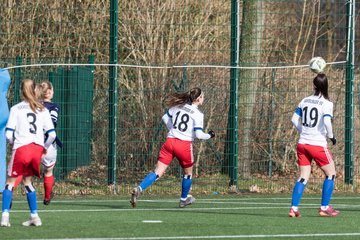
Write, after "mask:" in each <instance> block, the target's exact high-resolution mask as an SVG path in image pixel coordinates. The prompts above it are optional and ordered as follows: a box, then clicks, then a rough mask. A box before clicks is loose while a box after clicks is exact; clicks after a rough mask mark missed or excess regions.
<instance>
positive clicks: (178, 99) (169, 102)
mask: <svg viewBox="0 0 360 240" xmlns="http://www.w3.org/2000/svg"><path fill="white" fill-rule="evenodd" d="M201 93H202V91H201V89H200V88H198V87H195V88H192V89H190V91H188V92H181V93H173V94H170V95H168V96H167V97H166V98H165V100H164V103H165V105H166V106H167V107H169V108H170V107H174V106H177V105H182V104H186V103H189V104H191V103H193V102H194V101H195V100H196V99H198V97H200V95H201Z"/></svg>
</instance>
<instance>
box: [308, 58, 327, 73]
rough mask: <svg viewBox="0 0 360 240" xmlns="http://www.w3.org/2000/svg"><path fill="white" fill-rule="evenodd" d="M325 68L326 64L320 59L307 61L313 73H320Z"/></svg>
mask: <svg viewBox="0 0 360 240" xmlns="http://www.w3.org/2000/svg"><path fill="white" fill-rule="evenodd" d="M325 67H326V62H325V60H324V59H323V58H322V57H313V58H312V59H311V60H310V61H309V68H310V70H311V71H313V72H314V73H322V72H323V71H324V69H325Z"/></svg>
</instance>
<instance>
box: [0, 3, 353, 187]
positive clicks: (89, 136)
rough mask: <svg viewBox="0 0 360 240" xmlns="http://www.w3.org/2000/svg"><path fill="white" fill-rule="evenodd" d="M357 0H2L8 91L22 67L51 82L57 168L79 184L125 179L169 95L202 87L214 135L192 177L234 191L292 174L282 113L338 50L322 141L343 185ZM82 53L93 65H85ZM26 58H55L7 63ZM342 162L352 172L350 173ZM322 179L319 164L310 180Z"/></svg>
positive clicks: (148, 164) (173, 173) (140, 159)
mask: <svg viewBox="0 0 360 240" xmlns="http://www.w3.org/2000/svg"><path fill="white" fill-rule="evenodd" d="M352 4H353V2H352V1H345V0H343V1H340V0H336V1H330V0H326V1H295V0H289V1H280V0H279V1H266V0H258V1H256V0H248V1H247V0H243V1H235V0H232V1H230V0H227V1H226V0H197V1H189V0H186V1H175V0H163V1H158V0H156V1H144V0H138V1H118V2H115V1H110V0H103V1H100V0H93V1H90V0H85V1H80V0H77V1H55V2H50V1H46V0H45V1H44V0H43V1H38V0H35V1H6V2H5V3H4V4H3V6H2V8H3V10H2V11H1V12H0V19H1V20H0V29H1V35H0V46H1V52H2V54H1V56H0V61H1V67H3V68H5V67H9V68H11V69H10V73H11V76H12V84H11V89H10V90H9V94H8V96H9V100H10V103H15V102H17V101H18V100H19V97H18V94H16V93H17V92H18V85H17V84H19V82H20V80H21V79H23V78H33V79H36V80H37V81H40V80H43V79H49V80H51V81H52V82H53V84H54V87H55V98H54V101H56V102H58V103H59V104H60V106H61V109H62V112H61V114H60V123H59V129H58V134H59V135H60V136H61V138H62V140H63V142H64V148H63V149H61V150H60V151H59V158H58V164H57V167H56V171H57V178H58V179H59V180H64V182H67V183H69V182H70V183H75V184H80V185H81V187H82V188H84V189H88V188H90V187H94V186H100V187H101V186H107V185H108V183H115V184H116V185H117V190H118V191H119V192H128V190H129V188H131V187H133V186H135V185H136V184H137V183H138V181H140V180H141V179H142V178H143V177H144V176H145V175H146V174H147V173H148V172H149V171H151V170H153V168H154V166H155V164H156V161H157V156H158V152H159V149H160V147H161V144H162V143H163V142H164V139H165V137H166V129H165V126H164V125H163V124H162V123H161V116H162V114H163V113H164V111H165V109H164V106H163V105H162V101H163V99H164V97H165V96H166V95H167V94H168V93H171V92H174V91H184V90H187V89H189V88H190V87H194V86H199V87H201V88H202V89H203V90H204V91H205V103H204V105H203V106H202V107H201V109H202V111H203V112H204V114H205V123H204V127H205V129H213V130H214V131H215V132H216V138H215V139H213V140H211V141H207V142H204V141H195V142H194V156H195V167H194V174H195V175H196V178H195V179H194V186H193V191H202V192H219V191H228V190H229V185H233V186H235V187H233V188H232V190H235V188H236V187H238V188H239V189H240V190H246V191H248V190H249V189H251V190H252V191H258V190H259V191H262V192H278V191H290V190H291V188H292V184H293V182H294V181H295V179H296V177H297V166H296V142H297V139H298V134H297V132H296V131H295V129H294V128H293V127H292V125H291V122H290V119H291V116H292V114H293V111H294V109H295V107H296V106H297V104H298V102H299V101H300V100H301V99H302V98H303V97H305V96H307V95H310V94H311V93H312V91H313V89H312V82H311V81H312V78H313V77H314V74H313V73H311V72H310V71H309V69H308V68H307V67H304V66H303V65H306V64H307V62H308V60H309V59H310V58H311V57H313V56H322V57H324V58H325V59H326V60H327V62H329V63H330V62H338V63H337V64H331V65H330V64H329V66H328V67H327V69H326V74H327V75H328V77H329V79H330V97H331V100H332V101H333V102H334V107H335V111H334V113H335V119H334V131H335V134H336V136H337V138H338V144H337V145H336V146H334V147H333V146H330V149H331V151H332V154H333V157H334V159H335V162H336V166H337V170H338V179H339V180H338V181H337V184H338V185H337V188H338V189H341V190H345V189H349V188H348V187H347V185H343V184H344V182H352V183H353V184H352V185H350V186H352V187H354V189H357V186H358V178H359V176H360V174H359V171H360V170H359V168H358V162H359V158H358V156H357V154H356V153H357V152H358V150H359V147H360V146H359V143H358V139H359V137H358V134H357V132H358V130H359V122H358V116H359V114H360V112H359V101H360V97H359V90H358V89H359V88H360V87H359V86H360V82H359V81H360V79H359V60H360V56H359V55H358V54H357V55H356V54H355V55H353V54H352V52H353V49H352V48H351V46H353V45H352V43H355V47H353V48H355V49H356V48H358V47H359V46H358V44H359V43H358V42H356V40H357V39H359V33H358V32H359V31H356V30H359V26H358V25H356V26H355V27H356V29H355V28H354V27H353V26H352V25H351V22H352V19H354V18H356V15H358V13H359V11H358V10H354V13H355V14H354V13H353V11H352V10H351V8H350V7H351V6H353V5H355V4H353V5H352ZM354 33H356V34H354ZM345 61H347V63H346V62H345ZM352 61H354V62H355V66H352V65H351V62H352ZM86 63H95V65H94V66H83V65H80V64H86ZM107 63H113V64H116V63H117V64H120V65H118V66H115V65H108V66H106V65H103V64H107ZM32 64H54V65H52V66H45V65H42V66H29V67H22V68H15V67H14V66H20V65H32ZM64 64H79V65H77V66H75V65H72V66H69V65H67V66H66V65H64ZM289 66H291V67H289ZM301 66H302V67H301ZM12 67H14V68H12ZM231 67H232V68H231ZM244 67H246V68H244ZM353 67H354V68H353ZM352 90H353V91H352ZM114 96H115V98H114ZM114 124H115V125H114ZM345 137H346V138H345ZM345 158H346V159H345ZM345 160H346V161H345ZM345 162H346V163H347V166H345ZM345 168H347V172H348V173H349V172H353V176H350V179H349V177H348V179H347V181H346V178H345V176H344V175H345V171H344V169H345ZM180 176H181V169H180V168H179V166H178V164H177V163H176V160H174V163H173V164H172V165H171V168H170V169H169V170H168V171H167V173H166V175H165V176H164V177H163V179H162V180H160V181H158V182H157V183H156V184H155V185H154V186H153V187H151V189H150V191H154V192H161V193H168V192H171V193H172V192H174V191H178V187H179V186H180V181H179V177H180ZM320 179H322V175H321V173H320V172H319V171H318V170H317V169H316V168H314V174H313V177H312V181H313V182H315V183H320V182H322V181H320ZM343 186H344V187H343ZM314 190H316V189H315V187H314Z"/></svg>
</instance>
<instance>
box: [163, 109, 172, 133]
mask: <svg viewBox="0 0 360 240" xmlns="http://www.w3.org/2000/svg"><path fill="white" fill-rule="evenodd" d="M162 121H163V122H164V123H165V125H166V127H167V129H168V130H171V129H172V127H173V123H172V116H171V115H170V113H169V111H166V113H165V114H164V115H163V116H162Z"/></svg>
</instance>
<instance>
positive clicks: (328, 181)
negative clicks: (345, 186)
mask: <svg viewBox="0 0 360 240" xmlns="http://www.w3.org/2000/svg"><path fill="white" fill-rule="evenodd" d="M334 179H335V176H331V177H328V176H327V177H326V178H325V180H324V184H323V189H322V198H321V206H328V205H329V203H330V199H331V195H332V192H333V189H334Z"/></svg>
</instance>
